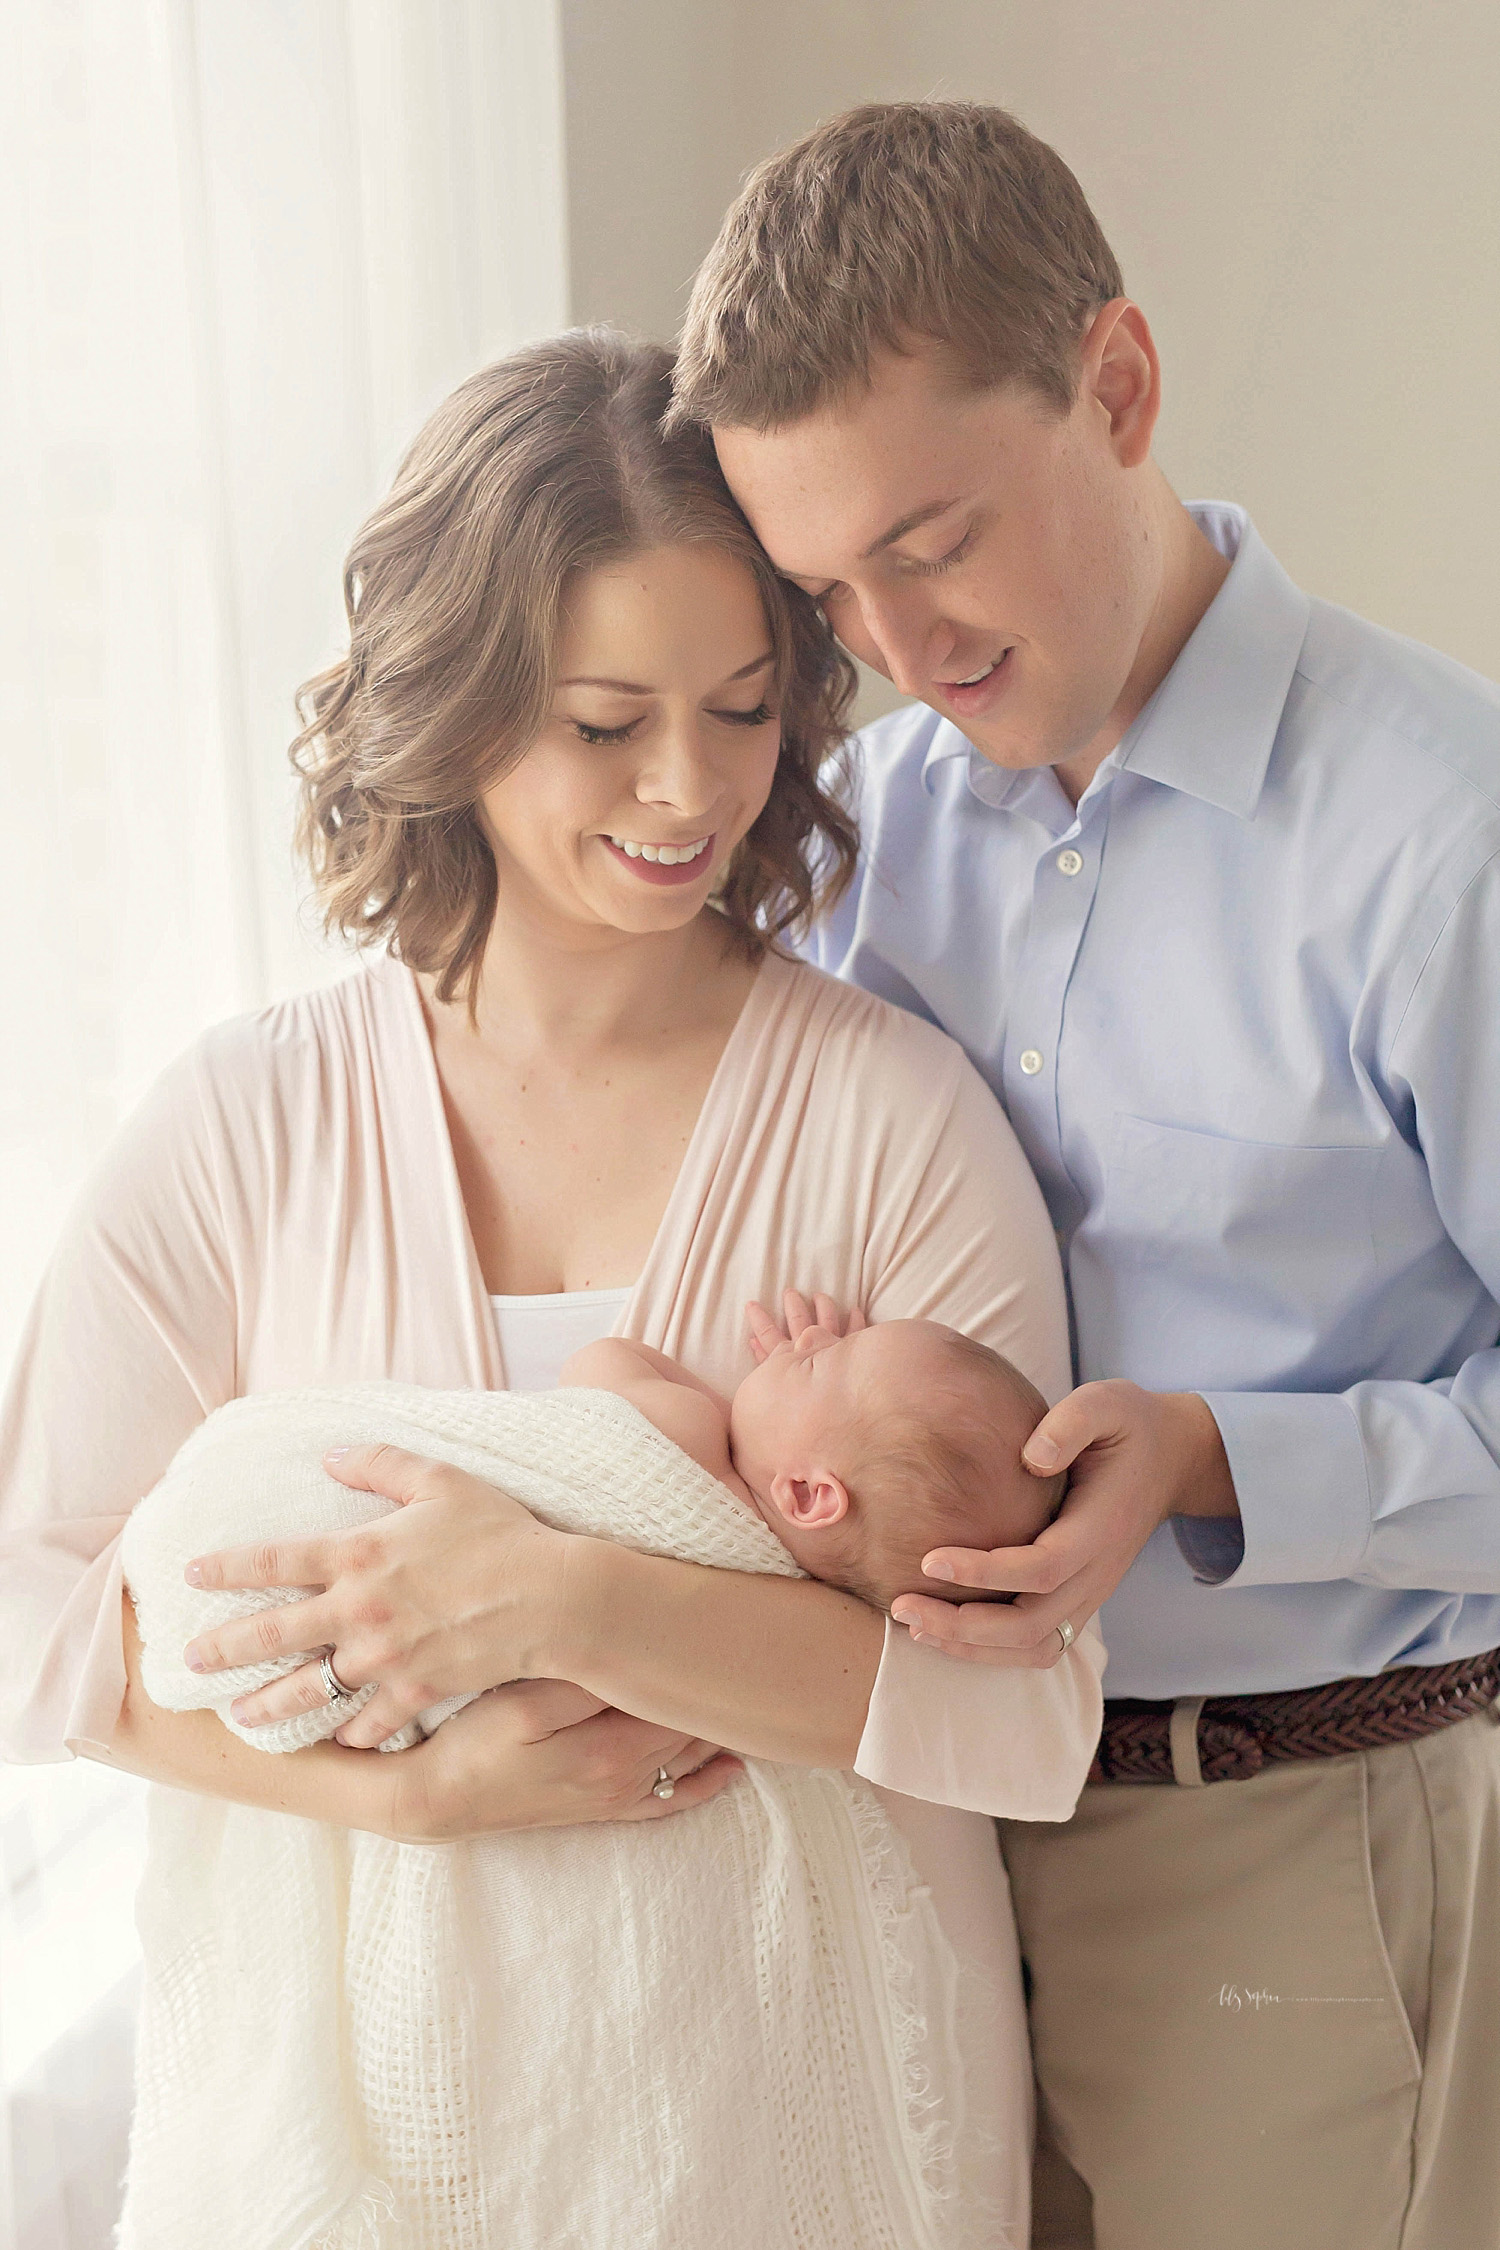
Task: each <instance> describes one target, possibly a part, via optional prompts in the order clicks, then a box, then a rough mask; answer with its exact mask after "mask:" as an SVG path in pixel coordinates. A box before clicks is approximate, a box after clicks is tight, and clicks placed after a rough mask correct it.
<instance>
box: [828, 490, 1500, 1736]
mask: <svg viewBox="0 0 1500 2250" xmlns="http://www.w3.org/2000/svg"><path fill="white" fill-rule="evenodd" d="M1194 512H1195V514H1196V515H1197V518H1198V521H1199V522H1200V523H1201V524H1202V525H1203V528H1204V529H1205V531H1206V532H1207V533H1208V535H1209V537H1210V538H1211V539H1213V541H1214V542H1215V544H1216V545H1217V546H1218V547H1219V548H1220V549H1221V551H1222V552H1223V553H1225V554H1226V555H1231V556H1233V558H1234V560H1233V567H1232V569H1231V570H1230V573H1229V575H1228V577H1227V578H1226V580H1225V581H1224V584H1223V586H1222V587H1221V589H1220V591H1219V594H1218V596H1217V598H1216V599H1215V601H1214V603H1213V605H1212V607H1211V608H1210V609H1209V610H1208V612H1207V613H1206V615H1205V616H1204V618H1203V619H1202V622H1201V623H1200V624H1199V626H1198V628H1197V630H1196V632H1195V633H1194V634H1193V636H1192V638H1191V639H1190V640H1189V641H1188V643H1187V645H1186V647H1185V648H1184V649H1183V651H1182V653H1181V655H1180V656H1179V657H1178V659H1177V662H1176V663H1175V664H1174V666H1173V667H1172V670H1171V671H1170V673H1169V674H1168V675H1167V678H1166V679H1165V680H1164V681H1163V682H1162V685H1161V686H1160V688H1159V689H1158V690H1157V692H1156V694H1155V696H1154V697H1153V698H1152V700H1151V702H1150V703H1149V704H1148V705H1147V707H1146V709H1145V710H1144V711H1143V712H1142V713H1141V715H1140V717H1139V718H1138V719H1137V721H1136V722H1135V724H1134V725H1133V726H1132V727H1131V729H1130V731H1129V733H1128V734H1127V735H1126V736H1125V737H1124V739H1123V740H1122V741H1121V742H1120V744H1119V745H1118V747H1117V748H1116V749H1115V751H1114V752H1113V753H1112V754H1111V756H1110V757H1108V758H1107V759H1106V760H1105V761H1104V764H1103V765H1102V766H1101V767H1100V769H1099V772H1098V774H1097V775H1096V777H1095V779H1094V781H1093V782H1092V784H1091V785H1090V787H1089V788H1088V790H1087V791H1086V792H1085V794H1084V796H1083V798H1082V799H1081V800H1080V802H1079V804H1078V807H1077V809H1076V812H1075V809H1074V807H1073V806H1072V805H1071V804H1070V803H1069V801H1068V798H1067V796H1066V795H1065V793H1064V791H1063V790H1062V788H1061V787H1060V785H1059V783H1058V781H1057V777H1056V775H1055V774H1054V773H1053V772H1052V770H1051V768H1050V767H1041V768H1038V769H1036V770H1034V771H1030V772H1025V773H1010V772H1006V771H1004V770H1003V769H1001V768H999V767H996V766H993V765H991V764H989V763H988V762H987V760H985V759H984V758H982V757H981V756H979V754H978V753H977V752H975V751H974V750H972V749H971V748H970V746H969V744H968V743H967V742H966V740H965V739H964V737H963V736H962V735H961V734H960V733H959V732H958V730H957V729H956V728H955V727H954V726H952V725H951V724H949V723H948V722H947V721H945V720H942V719H940V718H938V717H937V715H936V714H935V713H934V712H932V711H930V710H928V709H927V708H926V707H925V706H923V705H918V706H915V707H912V708H908V709H906V710H902V711H898V712H896V713H894V714H892V716H890V717H889V718H886V719H882V720H880V721H878V722H877V723H876V724H875V725H874V726H872V727H870V728H868V729H866V730H865V732H864V734H863V735H862V736H861V737H860V738H859V751H858V757H859V771H860V813H861V823H862V828H863V835H864V851H863V856H862V859H861V864H860V873H859V877H858V880H857V882H856V883H855V886H854V888H853V889H852V890H851V891H850V893H849V894H848V895H847V896H846V898H845V899H844V900H843V902H842V904H841V905H840V906H839V907H838V908H837V909H836V911H835V912H834V913H833V915H832V916H831V918H830V919H829V920H828V921H827V922H826V923H825V924H824V925H823V926H822V927H821V928H820V929H819V930H818V931H817V932H815V934H814V937H813V940H812V941H811V944H810V946H809V952H810V955H811V958H813V959H814V960H816V961H817V962H819V963H820V964H821V965H822V966H823V967H824V968H827V969H830V970H832V971H834V972H835V973H836V974H837V975H839V976H842V977H846V978H849V979H851V980H852V981H853V982H855V983H857V984H861V985H864V986H866V987H867V988H868V989H869V990H870V991H872V992H878V993H883V994H884V995H885V996H886V997H887V998H889V999H892V1000H895V1001H897V1002H899V1003H900V1004H901V1005H902V1006H903V1007H907V1008H911V1009H913V1010H915V1011H916V1012H917V1013H918V1014H920V1015H923V1016H926V1017H927V1018H928V1019H929V1020H930V1021H932V1022H934V1023H937V1024H941V1025H942V1026H943V1028H944V1029H945V1030H946V1031H949V1032H951V1033H952V1034H953V1036H954V1037H955V1038H956V1039H958V1040H960V1041H961V1042H962V1044H963V1045H964V1046H965V1047H966V1048H967V1049H968V1051H969V1054H970V1055H971V1056H972V1057H973V1060H974V1062H975V1063H976V1065H977V1066H978V1068H979V1069H980V1070H981V1071H982V1072H983V1074H984V1076H985V1077H986V1078H987V1079H988V1081H989V1083H990V1085H991V1086H992V1087H993V1088H994V1091H995V1093H996V1094H997V1095H998V1096H999V1098H1000V1100H1001V1102H1002V1103H1003V1104H1004V1106H1005V1108H1006V1110H1007V1112H1008V1113H1009V1116H1010V1118H1011V1121H1012V1123H1013V1124H1014V1126H1015V1129H1016V1131H1017V1133H1018V1134H1019V1136H1020V1139H1021V1142H1022V1145H1023V1146H1024V1148H1025V1150H1026V1153H1027V1155H1028V1157H1029V1158H1030V1160H1031V1163H1032V1165H1033V1167H1034V1169H1035V1171H1036V1174H1037V1177H1038V1179H1039V1180H1040V1181H1041V1184H1042V1187H1043V1190H1044V1192H1045V1194H1046V1197H1047V1201H1048V1205H1049V1207H1050V1209H1051V1212H1052V1219H1053V1224H1054V1226H1055V1227H1056V1229H1057V1234H1058V1241H1059V1244H1060V1246H1061V1249H1062V1254H1063V1260H1064V1265H1065V1268H1066V1271H1067V1276H1068V1283H1069V1291H1070V1300H1071V1307H1072V1318H1073V1324H1074V1344H1075V1352H1076V1363H1077V1371H1078V1377H1079V1380H1080V1381H1088V1380H1090V1379H1092V1378H1095V1377H1098V1376H1105V1375H1123V1376H1129V1377H1131V1378H1132V1379H1133V1380H1134V1381H1136V1382H1138V1383H1143V1384H1146V1385H1148V1386H1149V1387H1150V1388H1152V1389H1156V1390H1196V1391H1200V1392H1201V1393H1202V1394H1203V1396H1204V1397H1205V1398H1206V1399H1207V1400H1208V1403H1209V1405H1210V1407H1211V1408H1212V1410H1213V1412H1214V1414H1215V1416H1216V1417H1217V1420H1218V1424H1219V1428H1220V1430H1221V1431H1222V1433H1223V1438H1224V1444H1225V1447H1226V1449H1227V1452H1228V1456H1229V1463H1230V1467H1231V1469H1232V1471H1233V1474H1234V1480H1235V1487H1236V1490H1237V1492H1238V1495H1239V1502H1240V1509H1241V1516H1242V1522H1243V1530H1242V1531H1241V1528H1240V1527H1239V1526H1236V1525H1234V1524H1223V1523H1208V1522H1202V1523H1188V1522H1185V1521H1184V1522H1181V1523H1179V1524H1178V1525H1177V1526H1176V1527H1175V1533H1174V1527H1173V1526H1170V1525H1167V1526H1163V1528H1162V1529H1161V1530H1160V1531H1158V1532H1157V1533H1156V1535H1155V1537H1154V1538H1153V1539H1152V1540H1151V1541H1150V1542H1149V1544H1148V1545H1147V1546H1146V1548H1145V1549H1144V1550H1143V1552H1142V1554H1141V1555H1140V1557H1139V1559H1138V1560H1137V1562H1136V1564H1135V1565H1134V1567H1133V1569H1132V1570H1131V1571H1130V1573H1129V1575H1128V1576H1127V1577H1126V1579H1125V1580H1124V1582H1123V1583H1122V1585H1121V1587H1120V1589H1119V1591H1118V1592H1117V1593H1116V1594H1115V1596H1114V1598H1113V1599H1112V1600H1111V1601H1110V1602H1109V1603H1108V1604H1107V1605H1106V1607H1105V1609H1104V1611H1103V1614H1102V1623H1103V1627H1104V1632H1105V1637H1106V1639H1107V1641H1108V1644H1109V1650H1110V1657H1109V1671H1108V1676H1107V1680H1106V1687H1107V1691H1108V1692H1109V1693H1110V1694H1113V1695H1136V1696H1153V1697H1159V1696H1177V1695H1194V1694H1228V1693H1233V1692H1236V1691H1246V1690H1257V1689H1275V1688H1289V1687H1306V1686H1311V1685H1314V1684H1316V1683H1318V1682H1321V1681H1324V1680H1330V1679H1336V1678H1339V1677H1341V1676H1343V1675H1345V1674H1348V1673H1372V1672H1376V1671H1379V1670H1381V1669H1382V1668H1384V1667H1385V1666H1387V1665H1392V1664H1413V1663H1415V1664H1423V1663H1434V1664H1435V1663H1443V1662H1447V1661H1449V1660H1450V1659H1452V1658H1454V1657H1458V1656H1467V1655H1472V1654H1474V1653H1476V1652H1477V1651H1479V1650H1481V1649H1487V1648H1491V1647H1494V1646H1495V1645H1496V1644H1497V1643H1500V1351H1497V1350H1496V1348H1495V1347H1496V1344H1497V1340H1500V1305H1497V1298H1500V693H1497V691H1496V690H1495V689H1494V688H1492V687H1491V686H1490V685H1488V683H1486V682H1485V681H1483V680H1481V679H1479V678H1478V677H1477V676H1476V675H1475V674H1473V673H1471V672H1467V671H1465V670H1464V669H1463V668H1462V666H1460V665H1458V664H1454V663H1452V662H1450V661H1449V660H1448V659H1447V658H1445V657H1442V656H1438V655H1436V654H1434V652H1433V651H1432V650H1430V649H1425V648H1422V647H1420V646H1418V645H1417V644H1416V643H1414V642H1411V641H1405V640H1401V639H1398V638H1397V637H1396V636H1395V635H1393V634H1390V633H1386V632H1382V631H1380V630H1379V629H1378V628H1376V627H1374V626H1372V625H1367V624H1365V623H1363V622H1361V620H1359V619H1358V618H1355V617H1352V616H1350V615H1349V614H1348V613H1347V612H1346V611H1343V610H1339V609H1335V608H1332V607H1331V606H1330V605H1329V604H1327V603H1325V602H1319V601H1312V600H1309V598H1308V596H1307V595H1306V594H1303V593H1301V592H1299V590H1298V589H1297V588H1296V587H1295V586H1294V585H1293V584H1292V583H1291V581H1290V579H1289V578H1288V577H1287V576H1286V574H1285V572H1284V571H1283V570H1282V569H1281V568H1280V566H1279V565H1278V564H1277V562H1276V561H1275V559H1274V558H1273V556H1272V555H1271V554H1270V553H1269V551H1268V550H1267V548H1266V547H1265V545H1264V543H1263V542H1262V541H1261V540H1260V538H1259V537H1258V536H1257V534H1256V532H1255V531H1254V529H1253V527H1252V526H1251V525H1250V524H1249V522H1248V521H1247V519H1246V518H1245V516H1244V515H1243V513H1242V512H1241V511H1240V510H1238V509H1235V508H1229V507H1223V506H1218V505H1206V506H1201V507H1199V508H1197V509H1195V511H1194Z"/></svg>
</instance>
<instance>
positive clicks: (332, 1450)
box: [323, 1445, 349, 1461]
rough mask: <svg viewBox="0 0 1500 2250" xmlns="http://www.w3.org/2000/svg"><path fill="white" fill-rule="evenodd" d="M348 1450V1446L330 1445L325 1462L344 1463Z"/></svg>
mask: <svg viewBox="0 0 1500 2250" xmlns="http://www.w3.org/2000/svg"><path fill="white" fill-rule="evenodd" d="M348 1450H349V1448H348V1446H347V1445H330V1447H329V1448H328V1451H327V1452H326V1453H325V1454H324V1456H323V1458H324V1460H325V1461H342V1460H343V1458H344V1455H345V1454H346V1453H347V1452H348Z"/></svg>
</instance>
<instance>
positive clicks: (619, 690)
mask: <svg viewBox="0 0 1500 2250" xmlns="http://www.w3.org/2000/svg"><path fill="white" fill-rule="evenodd" d="M775 654H776V652H775V650H774V649H769V648H768V649H767V650H766V653H765V655H764V656H753V657H752V658H751V659H750V662H749V663H748V664H742V665H741V666H740V668H739V670H738V671H737V672H731V673H730V675H729V677H728V679H727V680H725V681H724V682H723V683H722V684H723V685H724V686H725V687H733V685H734V683H735V681H736V680H748V679H750V678H751V677H752V675H753V674H754V673H756V672H763V671H764V670H765V668H766V666H767V665H768V664H770V663H772V662H773V661H774V660H775ZM557 684H558V686H559V687H602V688H613V689H614V691H615V693H616V694H617V695H655V693H656V689H655V688H650V687H642V685H641V683H640V681H639V680H606V679H601V678H600V676H599V675H598V673H596V672H570V673H569V675H568V677H567V679H565V680H559V681H558V683H557Z"/></svg>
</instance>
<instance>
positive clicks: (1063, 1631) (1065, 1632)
mask: <svg viewBox="0 0 1500 2250" xmlns="http://www.w3.org/2000/svg"><path fill="white" fill-rule="evenodd" d="M1053 1631H1054V1632H1055V1633H1056V1634H1057V1637H1058V1639H1059V1640H1060V1641H1061V1642H1062V1654H1063V1655H1064V1656H1066V1655H1067V1653H1068V1651H1069V1649H1070V1648H1071V1647H1072V1646H1073V1643H1074V1642H1075V1641H1076V1640H1077V1638H1078V1635H1077V1634H1076V1633H1075V1632H1074V1630H1073V1628H1072V1626H1071V1625H1070V1624H1069V1623H1068V1621H1067V1619H1066V1618H1064V1619H1063V1621H1062V1623H1061V1624H1060V1625H1057V1626H1054V1627H1053Z"/></svg>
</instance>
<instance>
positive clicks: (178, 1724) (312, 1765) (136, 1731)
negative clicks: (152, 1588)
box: [86, 1593, 405, 1835]
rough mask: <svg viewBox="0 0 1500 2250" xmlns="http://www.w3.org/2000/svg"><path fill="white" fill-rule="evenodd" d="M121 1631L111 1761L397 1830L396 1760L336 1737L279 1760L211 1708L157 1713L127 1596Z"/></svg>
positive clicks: (210, 1789) (319, 1816)
mask: <svg viewBox="0 0 1500 2250" xmlns="http://www.w3.org/2000/svg"><path fill="white" fill-rule="evenodd" d="M121 1628H122V1633H123V1638H124V1646H125V1672H126V1679H127V1683H128V1684H127V1687H126V1691H125V1701H124V1703H123V1704H122V1706H121V1709H120V1716H119V1719H118V1721H117V1723H116V1726H115V1731H114V1734H113V1736H112V1737H111V1739H110V1743H109V1751H108V1762H109V1763H110V1764H111V1765H115V1766H119V1767H121V1768H122V1769H123V1770H124V1771H125V1772H126V1773H136V1774H140V1775H142V1776H143V1777H144V1778H145V1779H146V1780H147V1781H164V1782H168V1783H170V1784H171V1785H172V1787H173V1788H177V1789H190V1790H193V1791H195V1792H196V1793H197V1794H199V1795H200V1796H207V1797H227V1798H229V1799H230V1800H231V1801H232V1802H233V1803H235V1804H239V1805H260V1806H262V1807H264V1808H265V1810H266V1811H268V1812H286V1813H300V1814H301V1815H302V1816H303V1817H304V1818H306V1819H309V1820H328V1821H333V1822H335V1823H337V1825H338V1826H339V1827H341V1828H366V1829H370V1830H372V1831H373V1832H374V1833H376V1834H378V1835H391V1834H393V1833H394V1832H395V1831H394V1828H393V1826H392V1822H393V1819H394V1811H395V1790H394V1782H395V1778H396V1777H395V1774H394V1771H393V1769H394V1767H395V1766H396V1764H397V1762H398V1760H397V1758H396V1757H394V1756H384V1755H382V1754H381V1753H379V1752H376V1751H369V1750H345V1749H342V1748H341V1747H340V1746H339V1744H338V1743H336V1742H318V1743H313V1744H311V1745H310V1746H309V1747H308V1748H307V1749H305V1750H299V1751H298V1752H297V1753H296V1755H295V1756H293V1757H277V1756H273V1755H271V1754H269V1753H268V1752H266V1751H264V1750H254V1749H252V1748H251V1746H250V1744H249V1743H248V1742H242V1741H241V1740H240V1739H239V1737H238V1735H234V1734H231V1733H230V1731H229V1729H228V1728H227V1727H226V1726H225V1725H224V1723H223V1721H222V1720H221V1719H220V1718H219V1717H218V1715H217V1713H215V1712H213V1711H166V1710H163V1709H162V1707H161V1706H160V1704H156V1703H153V1702H152V1701H151V1699H150V1697H149V1696H148V1695H147V1693H146V1691H145V1689H144V1687H143V1686H142V1684H141V1660H140V1634H139V1632H138V1630H137V1627H136V1616H135V1604H134V1603H133V1602H132V1600H131V1598H130V1596H129V1594H128V1593H125V1594H123V1595H122V1613H121ZM86 1754H87V1755H91V1756H97V1755H98V1753H97V1752H94V1751H90V1752H88V1753H86ZM404 1754H405V1753H403V1755H404Z"/></svg>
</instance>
